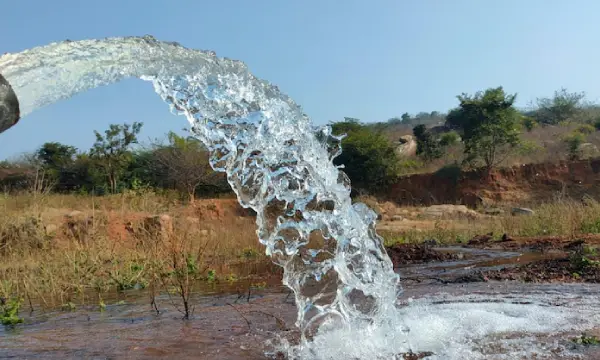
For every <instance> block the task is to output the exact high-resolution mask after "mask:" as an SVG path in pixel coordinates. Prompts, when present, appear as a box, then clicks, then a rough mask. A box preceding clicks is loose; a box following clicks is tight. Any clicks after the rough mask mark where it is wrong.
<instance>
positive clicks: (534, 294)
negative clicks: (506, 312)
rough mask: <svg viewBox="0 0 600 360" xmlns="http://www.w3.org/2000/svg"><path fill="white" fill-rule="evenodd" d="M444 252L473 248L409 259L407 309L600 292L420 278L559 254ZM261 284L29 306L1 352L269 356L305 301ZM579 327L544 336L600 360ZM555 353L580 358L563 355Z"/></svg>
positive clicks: (6, 332) (22, 355) (4, 355)
mask: <svg viewBox="0 0 600 360" xmlns="http://www.w3.org/2000/svg"><path fill="white" fill-rule="evenodd" d="M437 250H438V251H456V252H463V253H465V256H464V257H463V259H462V260H456V261H449V262H444V263H429V264H421V265H410V266H404V267H402V268H401V269H400V271H401V274H402V279H403V287H404V291H403V293H402V294H401V297H400V298H399V301H398V305H399V309H401V310H400V311H402V309H403V308H405V307H406V306H408V305H409V304H410V303H411V302H412V301H414V300H415V299H417V300H418V299H423V300H424V301H429V302H430V304H431V306H433V307H434V308H433V310H432V314H434V313H435V312H436V311H438V312H440V311H441V310H440V308H439V307H437V306H439V305H440V304H444V306H453V304H454V301H458V303H460V304H462V305H460V306H462V307H463V308H464V307H465V306H466V307H467V308H468V307H469V305H468V303H469V301H473V303H474V306H476V307H479V308H482V307H483V306H485V304H486V303H492V304H493V303H495V302H498V303H500V304H509V305H510V304H511V303H514V304H520V305H523V306H528V305H527V304H529V303H533V302H536V301H537V300H538V299H546V298H547V299H552V300H548V301H547V304H543V306H549V307H559V308H569V309H570V308H571V307H573V306H576V302H577V301H583V300H585V301H587V302H588V303H586V304H589V302H590V301H592V302H594V301H596V299H598V296H599V295H600V285H590V284H587V285H586V284H569V285H560V284H522V283H517V282H482V283H464V284H441V283H439V282H430V283H427V282H424V281H422V282H420V283H416V282H412V281H410V279H411V277H417V276H420V277H422V278H423V277H427V276H432V277H435V276H447V275H448V274H452V275H454V276H456V275H460V274H461V273H463V272H464V273H466V272H468V271H470V270H471V269H473V268H474V267H477V268H482V269H487V268H493V267H496V266H505V265H507V264H508V265H510V264H518V263H522V262H526V261H532V260H537V259H539V256H546V258H547V256H549V255H548V254H539V253H523V254H520V253H517V252H508V251H497V250H483V249H470V248H458V247H457V248H454V247H453V248H438V249H437ZM252 284H253V283H252V282H244V283H242V282H239V283H217V284H206V283H204V284H202V285H199V286H198V287H196V288H195V295H194V296H193V298H192V299H191V301H190V302H191V304H192V306H193V307H194V312H193V316H192V317H191V319H190V320H187V321H184V320H182V313H181V312H179V311H178V310H177V306H174V302H173V301H172V300H173V299H172V298H170V296H169V295H167V294H162V295H160V296H159V297H158V298H157V303H158V308H159V310H160V314H156V312H155V311H154V310H153V308H152V307H151V306H150V295H149V293H148V292H147V291H145V290H138V291H128V292H125V293H120V294H114V295H113V296H111V297H106V298H105V299H104V300H105V303H106V304H107V306H106V308H105V310H104V311H102V312H101V311H100V309H99V307H98V305H97V304H90V305H84V306H79V307H77V308H76V309H75V310H74V311H70V312H65V311H60V310H54V311H45V312H42V311H34V312H33V313H31V314H27V313H26V309H24V310H25V313H24V314H22V315H24V316H25V317H26V323H25V324H23V325H18V326H16V327H15V328H14V329H6V328H3V327H0V359H168V358H179V359H183V358H185V359H225V360H228V359H265V358H267V357H266V355H265V352H268V351H273V346H271V345H269V344H271V343H276V344H277V343H279V341H278V339H281V338H285V339H288V340H290V341H292V342H294V341H297V339H298V336H299V335H298V332H297V331H296V330H295V326H294V322H295V319H296V308H295V306H294V304H293V297H292V296H288V294H289V293H288V291H287V289H286V288H284V287H282V286H280V279H279V278H277V277H273V278H271V279H268V280H267V281H266V283H265V284H263V285H266V287H263V286H251V287H250V294H248V287H249V285H252ZM453 299H458V300H453ZM482 299H483V300H482ZM596 302H597V301H596ZM465 304H466V305H465ZM586 306H588V305H586ZM435 307H437V308H435ZM411 311H412V310H411ZM573 311H577V310H573ZM599 312H600V311H599ZM409 313H410V312H409ZM492 315H493V314H492ZM494 316H495V315H494ZM598 334H600V329H599V331H598ZM525 335H527V336H525ZM577 335H580V333H577V332H571V333H568V332H567V333H561V334H550V333H548V334H535V337H536V339H538V340H539V339H541V340H539V341H545V342H546V343H549V344H551V345H552V344H554V345H553V346H555V345H556V344H558V345H560V347H561V348H563V349H570V350H572V351H575V352H576V353H577V354H580V356H582V357H580V358H583V359H597V358H600V352H599V351H598V349H597V348H595V347H589V348H575V347H574V345H573V343H572V342H570V341H569V338H570V337H573V336H577ZM530 336H534V335H530V334H522V333H521V334H519V335H518V336H517V337H519V338H523V337H526V338H527V339H529V337H530ZM538 340H536V341H538ZM486 341H487V342H485V343H484V344H483V345H482V347H485V348H486V350H485V351H492V352H493V351H497V349H496V347H499V348H501V347H502V346H508V345H507V344H509V341H512V340H510V339H508V340H507V338H503V339H502V340H501V341H500V340H497V341H496V340H493V339H492V340H486ZM487 348H489V349H487ZM422 350H428V349H422ZM494 358H495V357H490V359H494ZM524 358H528V357H524ZM544 358H545V359H552V358H554V357H544ZM555 358H556V359H572V358H573V359H574V358H576V357H568V356H565V354H564V353H561V354H559V355H557V356H556V357H555Z"/></svg>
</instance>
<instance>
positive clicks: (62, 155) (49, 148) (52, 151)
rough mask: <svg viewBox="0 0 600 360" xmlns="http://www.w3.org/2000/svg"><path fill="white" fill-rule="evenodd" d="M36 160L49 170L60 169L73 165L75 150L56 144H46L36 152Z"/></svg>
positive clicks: (71, 147)
mask: <svg viewBox="0 0 600 360" xmlns="http://www.w3.org/2000/svg"><path fill="white" fill-rule="evenodd" d="M36 154H37V158H38V160H39V161H40V162H41V163H42V165H44V166H46V167H47V168H49V169H61V168H63V167H65V166H68V165H69V164H71V163H73V160H74V158H75V155H76V154H77V149H76V148H75V147H73V146H70V145H64V144H61V143H58V142H47V143H45V144H44V145H42V146H41V147H40V148H39V149H38V151H37V153H36Z"/></svg>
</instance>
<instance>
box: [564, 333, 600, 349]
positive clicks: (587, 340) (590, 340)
mask: <svg viewBox="0 0 600 360" xmlns="http://www.w3.org/2000/svg"><path fill="white" fill-rule="evenodd" d="M571 340H572V341H573V342H574V343H576V344H579V345H585V346H597V345H600V339H598V337H597V336H595V335H588V334H586V333H583V334H581V336H578V337H576V338H573V339H571Z"/></svg>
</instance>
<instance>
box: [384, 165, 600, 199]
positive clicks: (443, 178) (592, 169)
mask: <svg viewBox="0 0 600 360" xmlns="http://www.w3.org/2000/svg"><path fill="white" fill-rule="evenodd" d="M598 183H600V159H591V160H582V161H574V162H559V163H544V164H524V165H522V166H515V167H511V168H504V169H498V170H495V171H493V172H492V173H491V174H490V176H489V177H486V176H484V174H483V173H482V172H481V171H464V172H461V171H457V170H456V169H455V170H452V169H445V170H440V171H438V172H436V173H433V174H416V175H411V176H406V177H402V178H400V179H399V180H398V181H397V182H396V183H395V184H393V185H391V186H390V187H389V188H388V189H386V191H385V192H383V193H382V194H381V195H382V197H384V198H386V199H388V200H390V201H393V202H395V203H397V204H398V205H404V206H407V205H410V206H429V205H434V204H464V205H467V206H469V207H476V206H480V205H482V204H494V203H499V202H502V203H518V204H523V203H539V202H542V201H548V200H549V199H552V198H554V197H555V196H556V195H558V194H562V195H566V196H570V197H572V198H575V199H581V198H582V197H584V196H585V195H587V196H590V197H592V198H595V199H600V187H598V186H597V185H598Z"/></svg>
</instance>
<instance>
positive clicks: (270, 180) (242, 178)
mask: <svg viewBox="0 0 600 360" xmlns="http://www.w3.org/2000/svg"><path fill="white" fill-rule="evenodd" d="M0 73H2V74H4V76H5V77H6V79H8V81H9V82H10V84H11V85H12V88H13V89H14V92H16V94H17V96H18V98H19V102H20V104H21V113H22V115H23V116H24V115H27V114H28V113H30V112H32V111H34V110H36V109H38V108H40V107H43V106H45V105H48V104H51V103H54V102H56V101H59V100H61V99H67V98H69V97H71V96H73V95H75V94H77V93H79V92H83V91H86V90H88V89H92V88H95V87H98V86H101V85H107V84H111V83H114V82H117V81H120V80H122V79H124V78H129V77H138V78H141V79H144V80H148V81H152V83H153V84H154V88H155V90H156V92H157V93H158V94H159V95H160V96H161V98H162V99H163V100H165V101H166V102H167V103H169V104H170V106H171V108H172V110H173V111H174V112H176V113H179V114H183V115H185V116H186V117H187V119H188V120H189V122H190V124H191V125H192V131H193V133H194V134H195V136H197V137H198V138H200V139H201V140H202V141H203V142H204V143H205V144H206V146H207V147H208V149H209V151H210V161H211V165H212V166H213V168H214V169H215V170H218V171H224V172H226V173H227V178H228V181H229V183H230V184H231V187H232V188H233V190H234V191H235V192H236V194H237V197H238V200H239V202H240V204H241V205H242V206H244V207H250V208H252V209H254V210H255V211H256V212H257V214H258V215H257V220H256V223H257V234H258V238H259V240H260V242H261V243H262V244H264V245H265V246H266V252H267V254H268V255H269V256H271V257H272V259H273V261H275V262H276V263H277V264H279V265H281V266H283V268H284V270H285V271H284V277H283V282H284V284H285V285H287V286H288V287H290V288H291V289H292V290H293V292H294V294H295V300H296V305H297V307H298V320H297V325H298V326H299V327H300V328H301V329H302V330H303V336H304V338H305V340H306V339H308V338H310V337H311V336H312V335H314V333H315V331H316V330H318V329H320V330H324V329H326V328H328V327H329V326H335V327H340V326H341V327H347V328H349V329H351V328H353V327H364V326H370V324H375V323H378V322H383V321H385V319H386V318H387V317H388V316H391V311H392V309H393V308H394V303H395V299H396V297H397V291H398V290H399V289H400V288H399V286H398V276H397V274H396V273H394V271H393V267H392V263H391V261H390V259H389V257H388V256H387V254H386V252H385V249H384V247H383V245H382V241H381V238H380V237H379V236H378V235H377V234H376V232H375V228H374V225H375V214H374V213H373V211H371V210H370V209H369V208H368V207H366V206H365V205H364V204H360V203H357V204H352V203H351V200H350V184H349V181H348V179H347V177H346V176H345V175H344V174H343V173H342V172H340V171H339V169H338V168H337V167H336V166H334V165H333V163H332V160H333V158H334V157H335V156H336V155H337V154H339V152H340V151H341V149H340V144H339V142H340V138H337V137H334V136H332V135H331V132H330V128H328V127H323V128H320V129H316V128H314V127H313V126H312V125H311V122H310V120H309V119H308V117H307V116H306V115H305V114H304V113H303V112H302V110H301V108H300V107H299V106H298V105H297V104H296V103H294V101H293V100H292V99H290V98H289V97H288V96H286V95H285V94H283V93H282V92H280V91H279V89H278V88H277V87H275V86H273V85H271V84H269V83H268V82H266V81H263V80H260V79H258V78H256V77H254V76H253V75H252V74H251V73H250V72H249V71H248V69H247V67H246V66H245V64H243V63H242V62H239V61H234V60H230V59H226V58H218V57H217V56H216V55H215V53H214V52H209V51H198V50H190V49H187V48H184V47H182V46H180V45H178V44H176V43H167V42H160V41H157V40H156V39H154V38H152V37H149V36H146V37H142V38H139V37H126V38H110V39H104V40H84V41H66V42H61V43H54V44H50V45H47V46H44V47H38V48H33V49H30V50H26V51H23V52H21V53H16V54H6V55H4V56H2V57H0ZM5 89H8V87H7V86H5ZM0 95H1V94H0ZM10 121H12V122H13V123H14V122H15V121H16V120H15V119H13V118H11V120H10ZM7 123H9V122H8V121H7ZM9 125H12V123H9ZM2 130H5V129H0V131H2Z"/></svg>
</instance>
